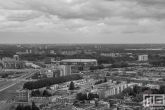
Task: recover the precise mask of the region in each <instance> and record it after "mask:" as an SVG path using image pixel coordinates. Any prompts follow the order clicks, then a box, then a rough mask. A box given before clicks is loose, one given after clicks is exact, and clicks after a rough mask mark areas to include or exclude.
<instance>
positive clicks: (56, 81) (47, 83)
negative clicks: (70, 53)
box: [23, 74, 83, 90]
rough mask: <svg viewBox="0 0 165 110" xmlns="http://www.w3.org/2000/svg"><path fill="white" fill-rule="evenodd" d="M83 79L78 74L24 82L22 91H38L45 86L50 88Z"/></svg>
mask: <svg viewBox="0 0 165 110" xmlns="http://www.w3.org/2000/svg"><path fill="white" fill-rule="evenodd" d="M79 79H83V77H82V76H81V75H79V74H72V75H66V76H60V77H52V78H46V79H42V80H38V81H34V82H26V83H25V84H24V86H23V88H24V89H29V90H32V89H39V88H43V87H47V86H51V85H54V84H60V83H64V82H68V81H72V80H79Z"/></svg>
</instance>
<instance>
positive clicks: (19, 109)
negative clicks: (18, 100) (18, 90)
mask: <svg viewBox="0 0 165 110" xmlns="http://www.w3.org/2000/svg"><path fill="white" fill-rule="evenodd" d="M23 109H24V106H23V105H21V104H18V106H17V107H16V110H23Z"/></svg>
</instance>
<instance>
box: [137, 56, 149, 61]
mask: <svg viewBox="0 0 165 110" xmlns="http://www.w3.org/2000/svg"><path fill="white" fill-rule="evenodd" d="M138 60H139V61H148V55H139V56H138Z"/></svg>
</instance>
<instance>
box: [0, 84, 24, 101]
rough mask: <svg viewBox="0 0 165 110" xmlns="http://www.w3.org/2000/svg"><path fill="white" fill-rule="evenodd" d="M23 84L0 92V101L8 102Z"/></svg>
mask: <svg viewBox="0 0 165 110" xmlns="http://www.w3.org/2000/svg"><path fill="white" fill-rule="evenodd" d="M23 84H24V83H23V82H20V83H17V84H15V85H14V86H12V87H9V88H8V89H6V90H4V91H1V92H0V101H2V100H9V99H11V98H13V97H15V95H16V90H18V89H20V88H21V87H22V86H23Z"/></svg>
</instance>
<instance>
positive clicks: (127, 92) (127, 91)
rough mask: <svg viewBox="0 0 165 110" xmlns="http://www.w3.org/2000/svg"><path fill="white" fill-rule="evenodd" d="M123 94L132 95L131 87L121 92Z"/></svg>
mask: <svg viewBox="0 0 165 110" xmlns="http://www.w3.org/2000/svg"><path fill="white" fill-rule="evenodd" d="M122 92H123V94H128V95H129V94H130V93H133V90H132V88H131V87H127V88H126V89H124V90H123V91H122Z"/></svg>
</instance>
